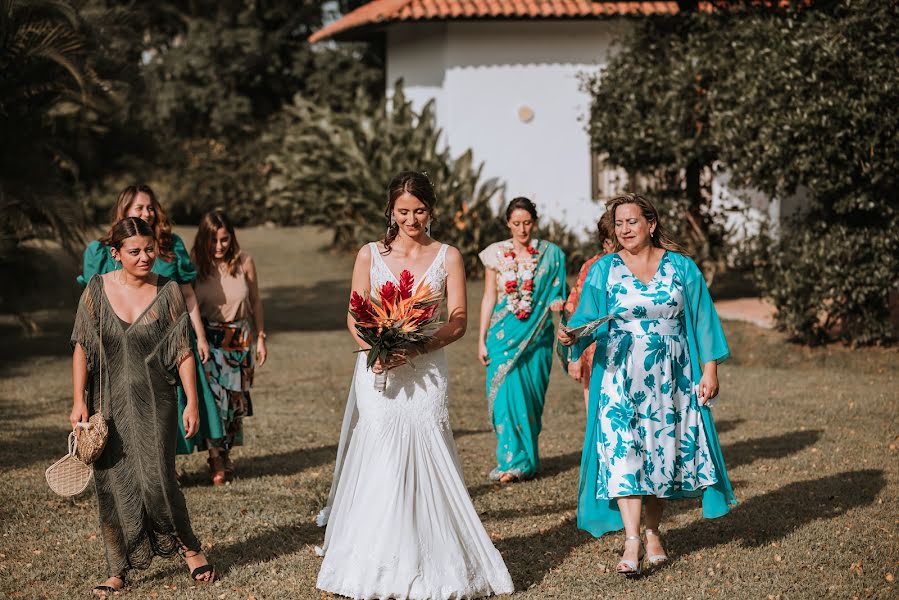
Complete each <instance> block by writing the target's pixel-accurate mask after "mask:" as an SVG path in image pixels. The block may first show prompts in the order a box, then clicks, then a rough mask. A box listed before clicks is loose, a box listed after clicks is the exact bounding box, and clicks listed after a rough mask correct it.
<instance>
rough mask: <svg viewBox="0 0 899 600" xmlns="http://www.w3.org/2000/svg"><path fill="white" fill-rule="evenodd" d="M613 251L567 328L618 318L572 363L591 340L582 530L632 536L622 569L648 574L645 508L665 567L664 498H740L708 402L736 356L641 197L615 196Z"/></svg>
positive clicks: (713, 508)
mask: <svg viewBox="0 0 899 600" xmlns="http://www.w3.org/2000/svg"><path fill="white" fill-rule="evenodd" d="M607 210H608V211H609V212H610V213H611V214H612V216H613V218H614V223H615V236H616V241H617V244H616V250H617V252H615V253H612V254H609V255H607V256H604V257H603V258H601V259H599V260H598V261H597V262H596V263H595V264H594V265H593V267H592V268H591V269H590V272H589V273H588V275H587V278H586V281H585V284H584V289H583V292H582V295H581V301H580V305H579V306H578V309H577V311H576V312H575V314H574V316H573V317H572V319H571V322H570V323H569V326H570V327H572V328H573V327H579V326H581V325H585V324H587V323H590V322H592V321H594V320H597V319H599V318H601V317H604V316H607V315H613V316H614V319H612V320H611V321H609V322H608V323H604V324H603V325H602V326H601V327H600V328H598V329H596V330H594V331H593V333H592V334H590V335H586V336H583V337H582V338H580V339H577V340H575V339H574V338H572V337H571V336H569V335H567V334H566V333H565V331H564V330H563V331H560V333H559V340H560V341H561V342H562V343H563V344H565V345H572V344H574V346H573V348H572V358H573V359H574V360H576V359H577V358H578V356H579V355H580V353H581V352H583V350H584V348H586V347H587V346H589V345H590V344H592V343H594V342H595V343H596V354H595V356H594V358H593V377H592V379H591V382H590V403H589V408H588V414H587V431H586V436H585V440H584V450H583V453H582V456H581V472H580V486H579V492H578V527H580V528H581V529H584V530H586V531H589V532H590V533H592V534H593V535H595V536H601V535H603V534H604V533H607V532H609V531H615V530H619V529H621V528H622V527H623V528H624V529H625V534H626V537H625V547H624V554H623V556H622V557H621V561H620V562H619V563H618V567H617V571H618V572H619V573H622V574H624V575H627V576H633V575H637V574H639V573H640V572H641V570H642V559H643V545H642V544H641V539H640V521H641V512H642V509H643V508H644V507H645V510H646V516H645V525H646V538H645V545H646V546H645V547H646V553H647V554H648V555H649V562H650V565H652V566H656V565H659V564H662V563H664V562H666V561H667V558H668V557H667V556H666V554H665V550H664V548H663V547H662V544H661V539H660V537H659V525H660V524H661V521H662V510H663V507H664V501H665V500H666V499H677V498H692V497H698V496H702V499H703V514H704V516H706V517H707V518H714V517H720V516H722V515H725V514H727V512H729V510H730V508H729V506H730V505H732V504H735V503H736V500H735V499H734V495H733V490H732V488H731V485H730V481H729V479H728V477H727V471H726V470H725V466H724V458H723V456H722V454H721V447H720V445H719V444H718V436H717V434H716V432H715V425H714V422H713V420H712V414H711V411H710V410H709V406H708V402H709V400H711V399H712V398H714V397H715V396H716V395H717V394H718V363H719V362H722V361H724V360H725V359H727V357H728V356H729V355H730V351H729V350H728V347H727V342H726V341H725V339H724V332H723V331H722V329H721V324H720V322H719V320H718V315H717V313H716V312H715V307H714V305H713V304H712V300H711V297H710V296H709V291H708V289H707V288H706V284H705V280H704V279H703V277H702V273H700V271H699V269H698V268H697V267H696V264H695V263H694V262H693V261H692V260H690V259H689V258H688V257H687V256H686V255H685V252H684V250H683V249H682V248H681V247H680V246H678V245H677V244H676V243H674V242H673V241H672V240H671V239H670V238H669V237H668V236H667V234H666V233H665V231H664V230H663V229H662V226H661V222H660V219H659V214H658V211H656V209H655V207H654V206H653V205H652V203H650V202H649V201H648V200H647V199H646V198H644V197H642V196H638V195H635V194H628V195H625V196H620V197H618V198H615V199H613V200H611V201H610V202H609V204H608V206H607Z"/></svg>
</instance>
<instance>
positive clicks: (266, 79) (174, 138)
mask: <svg viewBox="0 0 899 600" xmlns="http://www.w3.org/2000/svg"><path fill="white" fill-rule="evenodd" d="M322 5H323V3H322V2H304V3H296V2H293V1H290V0H256V1H249V0H229V1H226V2H220V1H218V0H173V1H163V2H136V3H135V2H133V1H131V0H109V1H104V0H90V1H89V2H88V6H90V7H93V8H94V9H95V10H102V9H105V8H108V7H109V6H112V7H115V8H116V9H119V10H121V9H123V8H124V7H127V8H128V15H129V18H128V21H127V25H128V26H129V27H130V30H131V31H130V34H128V35H123V33H122V32H117V33H116V38H117V39H118V40H120V43H122V45H123V46H125V48H124V49H123V52H125V53H127V54H129V55H130V56H133V57H134V56H136V59H135V60H134V62H135V64H137V65H139V71H140V76H141V85H142V87H141V91H140V94H139V97H135V98H133V99H132V102H131V113H130V114H131V115H132V116H133V123H132V124H131V126H130V128H129V134H130V140H123V141H131V142H134V141H135V140H140V142H139V143H134V144H132V145H131V146H130V147H129V148H128V152H127V154H129V155H130V156H132V157H134V159H133V160H130V161H118V162H119V167H118V168H113V169H110V171H111V172H112V173H111V174H110V181H109V182H107V183H106V184H105V185H103V186H99V187H98V188H96V189H93V190H90V191H89V193H90V196H91V201H92V203H97V204H99V205H100V206H101V212H105V211H103V210H102V208H105V206H107V205H108V204H109V203H110V202H111V196H110V194H109V193H108V189H109V188H110V187H112V184H111V183H110V182H112V181H118V179H120V177H121V176H120V175H119V173H123V172H127V173H131V177H132V178H135V177H136V178H137V179H142V180H152V181H153V183H154V184H156V185H157V187H159V188H160V189H166V190H168V193H167V194H166V195H165V196H164V197H163V198H164V202H165V203H166V205H167V206H168V207H169V208H170V210H171V211H172V212H173V214H174V216H175V217H176V218H178V219H180V220H182V221H190V220H193V219H195V218H196V217H197V216H198V215H199V214H200V213H202V212H203V211H205V210H207V209H209V208H211V207H213V206H217V207H223V208H228V209H229V210H232V211H234V212H236V214H235V216H236V217H237V219H238V222H243V223H246V222H254V221H259V220H260V219H264V218H266V217H265V215H264V213H263V212H262V211H261V206H260V204H259V202H260V198H259V196H260V194H261V191H262V189H263V186H264V183H265V181H264V176H263V172H264V169H265V156H266V155H267V153H268V150H264V149H263V145H262V144H261V143H260V136H261V134H262V133H263V131H264V130H265V128H266V123H267V121H268V119H269V118H271V117H272V116H273V115H275V114H277V113H278V111H279V110H280V109H281V107H282V106H283V105H284V104H285V103H289V102H290V101H291V99H292V97H293V96H294V94H297V93H299V94H302V95H303V96H304V97H306V98H308V99H310V100H312V101H315V102H320V103H323V104H326V105H329V106H332V107H334V108H335V109H337V110H345V109H347V108H349V107H350V105H351V103H352V102H353V101H354V98H355V94H356V89H357V88H361V89H362V90H363V91H364V93H365V94H367V95H371V96H373V97H374V96H377V97H379V96H381V95H382V93H383V88H382V76H381V72H382V70H381V57H380V54H379V50H378V48H377V46H375V45H367V44H341V45H337V46H335V45H328V44H320V45H317V46H314V47H313V46H310V44H309V43H308V42H307V38H308V36H309V35H310V34H311V33H312V32H313V31H314V30H315V29H317V28H318V27H320V26H321V23H322V16H323V9H322ZM347 8H349V6H347Z"/></svg>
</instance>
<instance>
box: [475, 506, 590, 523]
mask: <svg viewBox="0 0 899 600" xmlns="http://www.w3.org/2000/svg"><path fill="white" fill-rule="evenodd" d="M570 510H577V504H575V503H570V504H548V505H543V506H532V507H530V508H518V509H516V508H503V509H499V510H487V511H484V512H482V513H478V514H479V515H480V517H481V520H483V521H501V520H503V519H519V518H521V517H539V516H540V515H554V514H557V513H563V512H567V511H570Z"/></svg>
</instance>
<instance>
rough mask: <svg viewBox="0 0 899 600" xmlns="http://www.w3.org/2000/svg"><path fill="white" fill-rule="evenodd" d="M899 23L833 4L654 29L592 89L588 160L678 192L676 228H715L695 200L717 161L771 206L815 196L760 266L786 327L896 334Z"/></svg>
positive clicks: (880, 336)
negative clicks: (890, 308) (803, 194)
mask: <svg viewBox="0 0 899 600" xmlns="http://www.w3.org/2000/svg"><path fill="white" fill-rule="evenodd" d="M897 12H899V8H897V5H896V4H895V3H884V2H878V1H877V0H842V1H839V2H832V3H828V4H824V5H822V6H821V7H815V8H809V7H807V6H804V5H803V6H801V7H800V8H798V9H792V8H788V9H786V10H782V11H780V10H771V9H745V10H736V9H735V10H719V11H717V12H715V13H712V14H704V13H698V12H692V13H684V14H682V15H678V16H676V17H673V18H664V19H648V20H646V21H644V23H642V24H641V25H638V26H637V27H636V28H635V30H634V32H633V34H632V35H631V36H629V37H628V38H627V39H626V40H625V41H624V43H623V48H622V52H620V53H619V54H617V55H616V56H615V57H614V58H613V59H612V61H611V62H610V64H609V67H608V68H607V69H606V70H604V71H603V72H602V73H601V74H599V75H597V76H596V77H594V78H592V79H591V80H589V81H588V85H589V88H590V90H591V91H592V93H593V95H594V102H593V109H592V114H591V123H590V133H591V136H592V139H593V143H594V146H595V148H597V149H598V150H600V151H606V152H608V153H609V156H610V160H611V162H613V163H614V164H618V165H622V166H624V167H625V168H626V169H628V170H631V171H634V172H643V173H646V172H649V173H650V174H654V175H656V178H655V181H657V182H658V181H661V182H662V185H661V187H662V188H667V189H669V190H673V191H674V194H675V196H677V195H678V194H680V195H681V197H682V198H683V201H684V202H686V203H687V206H686V208H685V212H684V213H682V214H685V215H686V216H687V218H686V219H680V221H681V222H682V223H689V224H691V225H692V224H693V223H695V222H699V221H701V217H704V218H705V227H706V228H707V230H711V229H709V227H710V226H714V225H715V222H714V220H712V219H711V218H710V217H711V216H710V215H708V213H707V212H704V210H703V205H702V202H697V200H696V198H695V197H694V196H693V194H692V190H694V189H695V184H693V183H691V173H694V172H695V169H696V168H697V166H698V168H699V169H700V171H702V170H707V169H709V168H710V167H711V166H712V165H714V164H715V163H716V162H720V163H721V164H723V165H724V166H726V168H727V170H728V171H729V172H730V173H731V175H732V177H733V182H734V183H736V184H737V185H743V186H747V187H752V188H756V189H759V190H761V191H763V192H765V193H767V194H769V195H771V196H778V197H781V198H784V197H787V196H790V195H791V194H793V193H794V192H796V190H797V188H798V187H799V186H803V187H804V188H806V189H808V190H809V191H810V193H811V196H812V201H811V205H810V206H809V207H808V210H807V212H806V213H804V214H803V215H802V216H801V217H800V218H799V219H798V220H797V221H796V222H795V223H794V224H793V225H792V226H791V227H786V228H784V229H783V231H782V232H781V235H780V236H779V237H778V238H777V239H776V240H775V241H771V242H770V243H767V244H761V245H760V246H759V247H760V253H759V254H758V255H756V257H755V264H756V267H757V269H758V271H757V272H758V275H759V276H758V277H757V279H758V282H759V284H760V286H761V288H762V289H763V291H764V292H765V293H767V294H768V295H769V296H771V297H772V298H773V299H774V301H775V303H776V304H777V306H778V316H777V319H778V323H779V325H780V326H781V327H782V328H783V329H784V330H786V331H787V332H789V333H790V335H791V336H792V337H793V338H795V339H797V340H801V341H804V342H807V343H817V342H822V341H827V340H829V339H832V337H833V336H834V335H838V336H839V337H841V338H842V339H844V340H846V341H851V342H854V343H874V342H886V341H888V340H890V339H891V338H892V337H893V335H894V332H893V330H892V327H891V326H890V325H889V322H888V313H887V299H888V296H889V294H890V292H891V291H895V290H896V289H897V280H896V277H895V275H894V273H895V272H896V266H899V234H897V233H896V225H897V223H899V217H897V210H899V206H897V198H896V189H897V185H896V184H897V182H896V173H897V172H899V169H897V167H899V165H897V161H899V158H897V157H899V152H897V144H899V137H897V124H899V86H897V84H896V80H895V73H896V72H897V70H899V55H897V53H896V52H895V34H894V32H893V30H892V23H895V22H896V20H897V17H899V14H897ZM659 173H661V174H662V176H661V177H659V176H658V174H659ZM672 173H673V174H677V177H674V178H672V177H670V175H671V174H672ZM666 179H667V180H668V181H673V182H674V183H675V185H667V186H666V185H664V182H665V181H666ZM700 187H701V186H700ZM679 190H680V191H679ZM663 197H664V194H663ZM697 209H699V210H698V211H697ZM691 245H692V246H693V248H694V249H695V247H696V246H695V243H694V244H691ZM700 255H701V253H700ZM890 273H893V275H890Z"/></svg>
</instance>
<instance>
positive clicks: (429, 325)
mask: <svg viewBox="0 0 899 600" xmlns="http://www.w3.org/2000/svg"><path fill="white" fill-rule="evenodd" d="M414 283H415V281H414V277H413V276H412V273H410V272H409V271H403V272H402V273H400V280H399V286H396V285H394V284H393V283H392V282H390V281H388V282H387V283H385V284H384V285H382V286H381V287H380V288H379V289H378V288H376V289H374V290H372V293H371V294H368V293H365V292H363V293H362V294H359V293H358V292H355V291H354V292H353V294H352V296H351V298H350V314H351V315H353V319H355V320H356V332H357V333H358V334H359V337H360V338H362V340H363V341H364V342H365V343H367V344H368V345H369V346H371V348H370V349H369V351H368V361H367V363H366V364H367V366H368V368H369V369H371V368H372V367H373V366H374V364H375V361H377V360H379V359H380V361H381V364H386V363H387V362H388V359H389V357H390V356H391V355H394V354H404V353H405V352H406V351H407V350H409V349H411V348H413V347H414V346H416V345H419V344H424V343H427V342H428V341H430V340H431V339H432V338H433V334H434V332H435V331H436V328H437V325H439V322H438V314H437V306H438V304H439V303H440V296H439V295H438V294H437V293H435V292H434V291H433V290H432V289H431V288H430V286H428V285H427V284H422V285H420V286H418V288H417V289H416V288H415V287H414ZM386 387H387V372H386V371H382V372H381V373H379V374H377V375H376V376H375V389H377V390H380V391H384V389H386Z"/></svg>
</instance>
